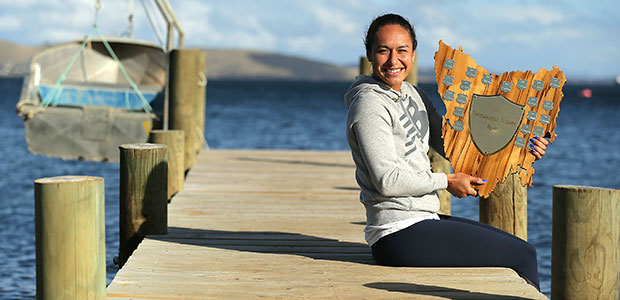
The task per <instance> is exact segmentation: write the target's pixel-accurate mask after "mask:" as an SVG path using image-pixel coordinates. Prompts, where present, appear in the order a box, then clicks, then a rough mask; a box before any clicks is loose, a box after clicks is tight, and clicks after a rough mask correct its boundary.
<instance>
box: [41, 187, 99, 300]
mask: <svg viewBox="0 0 620 300" xmlns="http://www.w3.org/2000/svg"><path fill="white" fill-rule="evenodd" d="M34 191H35V193H34V197H35V232H36V234H35V235H36V260H37V274H36V278H37V299H105V297H106V290H105V288H106V287H105V285H106V264H105V212H104V210H105V206H104V204H105V200H104V199H105V197H104V191H105V189H104V183H103V178H101V177H91V176H59V177H49V178H42V179H37V180H35V188H34Z"/></svg>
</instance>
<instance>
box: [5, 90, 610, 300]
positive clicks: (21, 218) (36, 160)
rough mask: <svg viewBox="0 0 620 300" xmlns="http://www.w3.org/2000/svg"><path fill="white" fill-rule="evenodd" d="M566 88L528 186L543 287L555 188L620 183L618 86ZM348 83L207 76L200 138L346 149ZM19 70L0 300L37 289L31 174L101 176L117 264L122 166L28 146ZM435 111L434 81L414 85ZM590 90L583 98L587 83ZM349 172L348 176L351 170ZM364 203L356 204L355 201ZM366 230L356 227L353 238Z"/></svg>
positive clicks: (469, 202) (464, 208)
mask: <svg viewBox="0 0 620 300" xmlns="http://www.w3.org/2000/svg"><path fill="white" fill-rule="evenodd" d="M568 80H569V81H568V83H567V84H566V85H565V86H564V88H563V92H564V99H563V101H562V103H561V105H560V114H559V117H558V120H557V129H556V133H557V134H558V137H557V139H556V141H555V143H553V144H551V145H550V146H549V148H548V151H547V155H546V156H545V157H544V159H542V160H540V161H538V162H536V163H535V164H534V167H535V169H536V174H534V176H533V182H534V187H533V188H529V189H528V240H529V242H530V243H532V244H533V245H534V246H535V247H536V249H537V252H538V267H539V273H540V280H541V290H542V292H543V293H544V294H546V295H547V296H549V294H550V290H551V231H552V223H551V217H552V187H553V186H554V185H584V186H594V187H603V188H612V189H620V177H619V176H618V175H617V173H618V170H619V169H620V151H619V150H620V117H619V113H620V85H611V84H609V85H603V84H577V83H575V84H571V82H570V78H569V79H568ZM350 84H351V82H346V81H344V82H293V81H238V80H237V81H225V80H209V82H208V84H207V94H206V110H205V138H206V140H207V142H208V145H209V147H210V148H212V149H312V150H348V146H347V142H346V138H345V119H346V114H347V110H346V107H345V105H344V101H343V95H344V93H345V92H346V90H347V88H348V87H349V85H350ZM21 87H22V79H21V78H0V140H1V141H2V146H1V147H0V157H4V158H3V159H0V174H4V175H2V179H1V180H0V194H1V195H2V196H0V266H2V267H1V268H0V299H30V298H34V297H35V294H36V267H35V264H36V263H35V233H34V180H36V179H39V178H44V177H52V176H60V175H89V176H99V177H103V178H104V180H105V213H106V228H105V230H106V262H107V282H108V284H109V283H110V282H111V280H112V279H113V278H114V275H115V274H116V272H117V270H118V268H117V266H116V265H114V263H113V258H114V256H116V255H118V246H119V245H118V237H119V225H118V219H119V217H118V213H119V204H118V203H119V164H118V163H113V162H108V163H106V162H89V161H78V160H62V159H59V158H50V157H46V156H43V155H34V154H31V153H29V152H28V148H27V144H26V140H25V138H24V125H23V121H22V119H21V118H20V117H18V116H17V115H16V113H15V105H16V103H17V101H18V100H19V95H20V92H21ZM420 87H421V88H422V89H424V90H425V91H427V93H428V94H429V95H430V96H431V98H432V100H433V102H434V103H435V106H436V107H437V108H438V110H439V111H440V113H445V108H444V106H443V104H442V103H441V100H440V98H439V95H438V94H437V86H436V85H435V84H421V85H420ZM586 88H588V89H590V90H591V91H592V97H591V98H581V97H580V96H579V95H580V92H581V91H582V90H584V89H586ZM351 176H353V174H351ZM360 205H361V204H360ZM452 215H455V216H460V217H465V218H469V219H474V220H478V199H477V198H474V197H468V198H464V199H457V198H453V199H452ZM362 234H363V233H362V232H360V237H361V235H362Z"/></svg>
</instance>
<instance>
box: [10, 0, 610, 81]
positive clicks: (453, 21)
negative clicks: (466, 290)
mask: <svg viewBox="0 0 620 300" xmlns="http://www.w3.org/2000/svg"><path fill="white" fill-rule="evenodd" d="M169 1H170V4H171V6H172V7H173V9H174V11H175V14H176V16H177V18H178V19H179V22H180V24H181V27H182V29H183V30H184V32H185V47H190V48H191V47H200V48H203V47H204V48H224V49H252V50H262V51H268V52H275V53H282V54H288V55H294V56H299V57H303V58H308V59H312V60H318V61H321V62H327V63H333V64H338V65H356V64H357V63H358V61H359V57H360V56H363V55H364V54H365V50H364V45H363V39H364V34H365V31H366V29H367V27H368V25H369V24H370V22H371V21H372V19H373V18H374V17H376V16H379V15H381V14H384V13H390V12H391V13H398V14H401V15H403V16H404V17H406V18H408V19H409V20H410V21H411V23H412V24H413V25H414V27H415V30H416V34H417V37H418V45H419V46H418V49H417V55H418V62H419V65H420V67H432V66H433V64H434V61H433V56H434V53H435V51H437V49H438V45H439V40H443V41H444V42H445V43H446V44H448V45H449V46H451V47H453V48H458V47H459V46H462V47H463V51H464V52H465V53H467V54H469V55H470V56H471V57H472V58H474V59H476V61H477V62H478V64H479V65H480V66H482V67H484V68H486V69H487V70H488V71H490V72H492V73H495V74H499V73H503V72H506V71H513V70H521V71H526V70H532V71H534V72H536V71H538V70H539V69H541V68H546V69H551V68H552V67H553V66H554V65H557V66H558V67H559V68H560V69H561V70H563V71H564V73H565V74H566V76H567V78H568V79H569V80H570V79H571V78H575V79H607V78H615V77H616V76H618V75H620V1H618V0H600V1H599V0H591V1H583V0H581V1H578V0H547V1H528V0H521V1H511V0H506V1H490V0H489V1H481V0H461V1H456V0H454V1H451V0H434V1H416V0H393V1H388V0H300V1H299V0H254V1H252V0H169ZM133 2H134V3H133V11H134V13H135V15H134V21H133V24H134V28H133V36H134V37H135V38H137V39H144V40H148V41H152V42H154V43H159V42H158V39H157V35H156V34H155V33H154V32H155V31H154V30H153V29H152V26H151V25H150V22H149V20H148V18H147V15H146V13H145V10H144V6H146V7H148V8H154V7H155V6H154V4H153V0H134V1H133ZM95 3H96V0H0V40H5V41H10V42H14V43H18V44H22V45H41V44H54V43H59V42H65V41H69V40H74V39H77V38H80V37H83V36H85V35H86V34H88V32H89V31H90V29H91V28H92V24H93V22H94V17H95ZM129 3H130V1H128V0H101V4H102V6H101V10H100V13H99V22H98V24H99V28H100V30H101V32H102V33H103V34H105V35H106V36H118V35H121V34H123V33H126V32H127V29H128V24H129V22H128V15H129V11H130V5H129ZM143 3H145V5H143ZM154 18H155V20H156V22H155V23H157V24H159V26H158V27H159V30H160V31H162V32H163V31H165V30H164V28H165V26H164V23H163V19H162V18H161V16H160V15H159V13H156V14H155V15H154Z"/></svg>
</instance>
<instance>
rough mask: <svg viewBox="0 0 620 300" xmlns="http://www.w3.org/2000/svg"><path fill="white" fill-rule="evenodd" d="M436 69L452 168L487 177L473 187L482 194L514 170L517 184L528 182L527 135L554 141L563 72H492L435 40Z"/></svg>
mask: <svg viewBox="0 0 620 300" xmlns="http://www.w3.org/2000/svg"><path fill="white" fill-rule="evenodd" d="M435 74H436V75H435V76H436V77H435V79H436V80H437V91H438V92H439V95H440V96H441V98H442V99H443V102H444V104H445V105H446V115H445V116H444V122H443V137H444V141H445V143H444V148H445V152H446V156H447V157H448V159H449V160H450V163H451V165H452V169H453V170H454V172H462V173H466V174H470V175H473V176H477V177H481V178H484V179H486V180H488V183H486V184H484V185H482V186H480V189H479V191H478V192H479V194H480V195H481V196H483V197H487V196H488V195H489V194H491V192H492V191H493V189H494V188H495V186H496V185H497V183H498V182H504V181H505V180H506V177H507V176H508V175H509V174H512V173H519V177H520V178H521V184H523V185H526V184H529V185H530V186H532V175H533V174H534V168H533V167H532V163H533V162H534V159H535V157H534V155H533V154H531V153H530V149H529V144H530V142H529V139H530V138H533V137H535V136H540V137H544V136H547V137H549V141H550V142H551V143H553V141H554V140H555V137H556V134H555V127H556V122H555V121H556V118H557V116H558V113H559V111H560V102H561V101H562V97H563V96H564V94H563V93H562V87H563V86H564V83H565V82H566V77H565V76H564V72H562V71H561V70H560V69H558V67H556V66H553V69H552V70H546V69H544V68H542V69H540V70H539V71H538V72H537V73H532V72H531V71H526V72H521V71H512V72H506V73H503V74H501V75H494V74H491V73H489V72H488V71H487V70H485V69H484V68H482V67H480V66H479V65H478V64H477V63H476V61H475V60H474V59H472V58H471V57H470V56H469V55H467V54H465V53H463V50H462V49H459V50H455V49H452V48H451V47H450V46H447V45H446V44H444V43H443V42H442V41H439V50H438V51H437V52H436V53H435Z"/></svg>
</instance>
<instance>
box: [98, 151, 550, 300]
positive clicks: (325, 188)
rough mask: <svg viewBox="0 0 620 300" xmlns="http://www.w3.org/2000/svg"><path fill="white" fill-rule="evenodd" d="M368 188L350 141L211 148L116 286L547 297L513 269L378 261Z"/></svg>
mask: <svg viewBox="0 0 620 300" xmlns="http://www.w3.org/2000/svg"><path fill="white" fill-rule="evenodd" d="M358 193H359V190H358V188H357V185H356V184H355V180H354V166H353V162H352V160H351V155H350V153H349V152H348V151H297V150H295V151H288V150H287V151H284V150H206V151H202V152H201V153H200V154H199V155H198V157H197V162H196V165H195V166H194V167H193V168H192V169H191V171H190V172H189V174H188V176H187V178H186V181H185V187H184V189H183V190H182V191H180V192H179V193H178V194H177V195H176V196H175V197H174V198H173V199H172V201H171V203H170V204H169V207H168V213H169V215H168V226H169V230H168V233H167V234H166V235H149V236H147V237H146V238H145V239H144V241H143V242H142V243H141V244H140V245H139V246H138V248H137V249H136V250H135V251H134V253H133V254H132V256H131V257H130V258H129V260H128V261H127V263H126V264H125V265H124V267H123V268H122V269H121V270H119V271H118V273H117V274H116V277H115V278H114V280H113V281H112V282H111V284H110V285H109V286H108V288H107V297H108V298H110V299H256V298H266V299H402V298H415V299H547V297H545V296H544V295H543V294H541V293H539V292H538V291H537V290H536V289H535V288H533V287H532V286H530V285H528V284H527V283H526V282H525V281H524V280H523V279H521V278H520V277H519V276H518V275H517V274H516V273H515V272H514V271H512V270H510V269H507V268H394V267H383V266H378V265H376V264H375V263H374V261H373V260H372V257H371V254H370V251H369V248H368V246H367V245H366V244H365V242H364V240H363V231H362V230H363V226H364V222H365V213H364V209H363V207H362V204H361V203H360V202H359V200H358V198H359V195H358ZM108 251H109V249H108Z"/></svg>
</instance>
